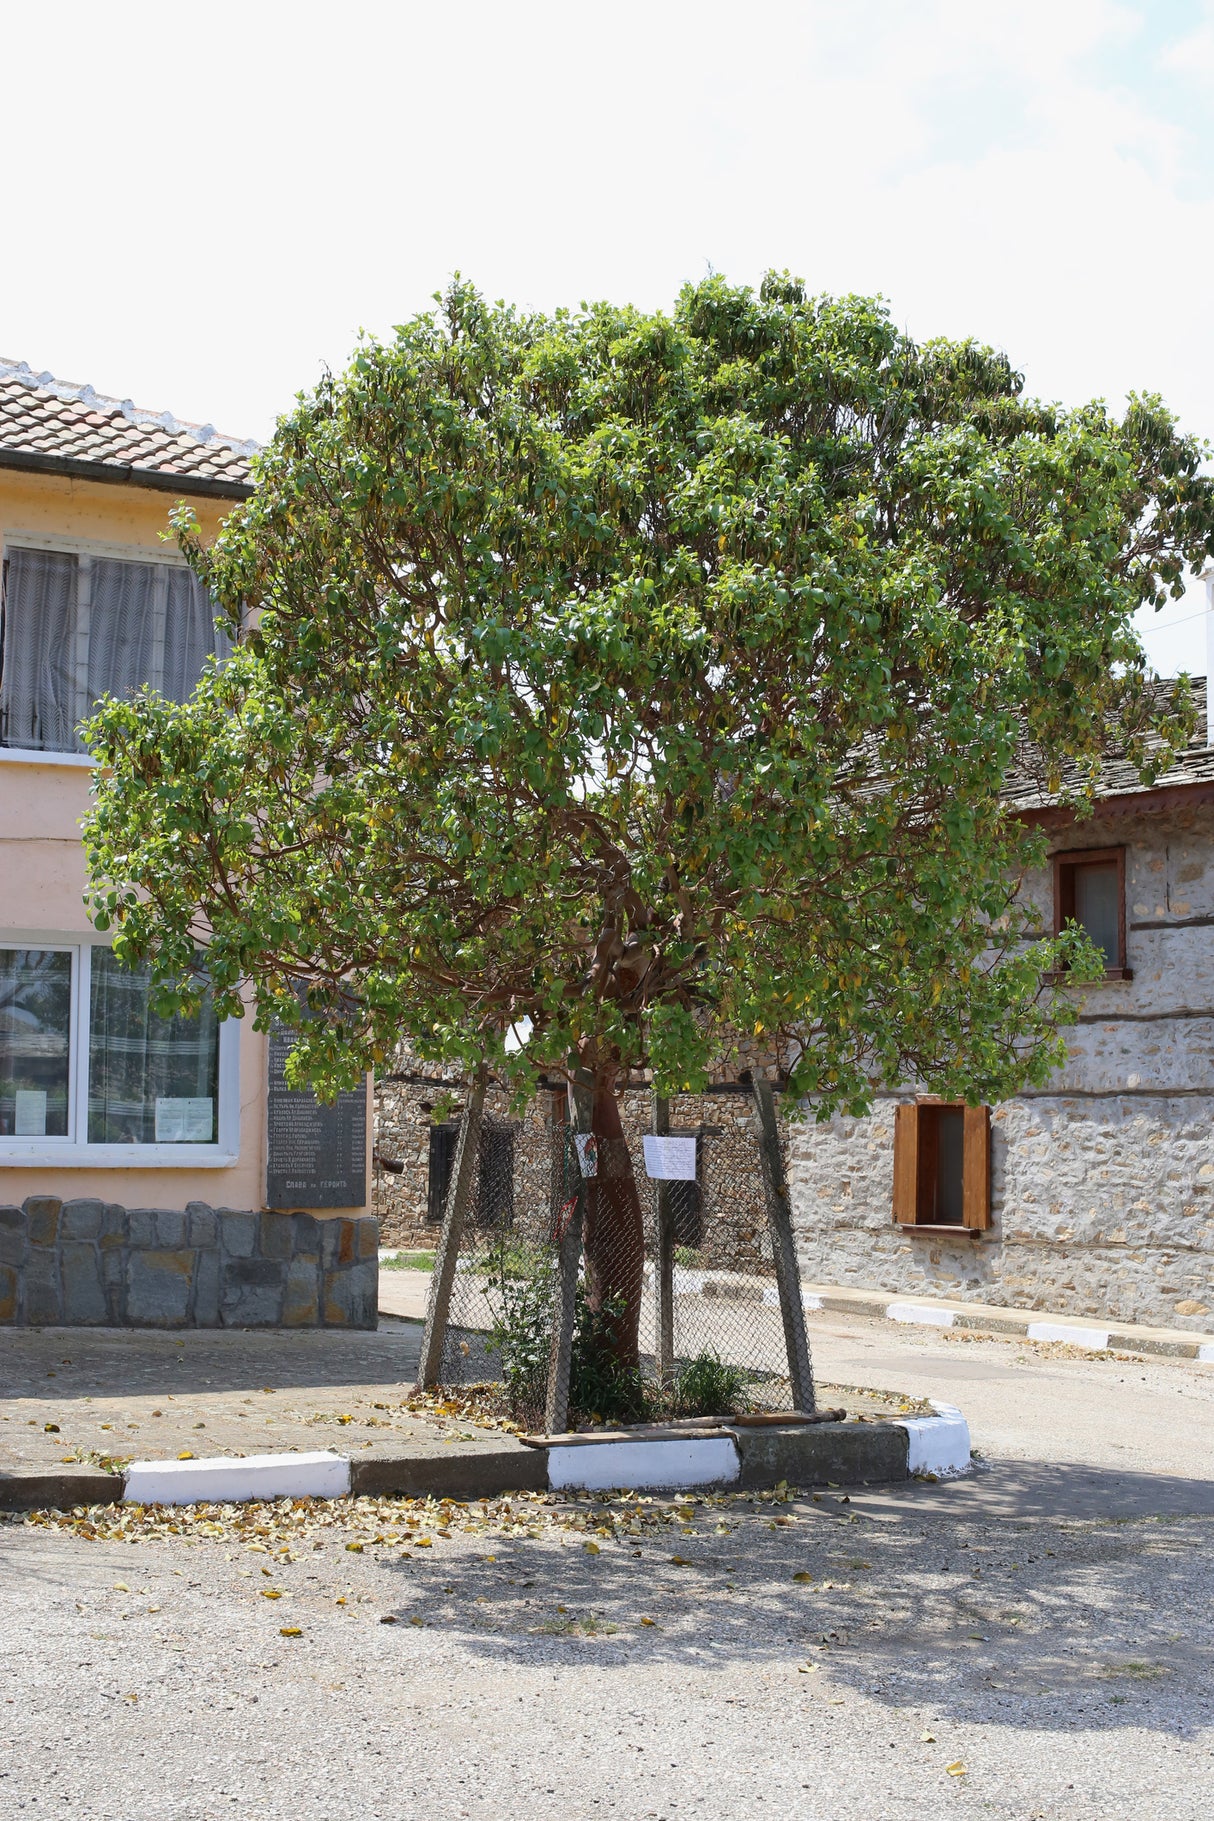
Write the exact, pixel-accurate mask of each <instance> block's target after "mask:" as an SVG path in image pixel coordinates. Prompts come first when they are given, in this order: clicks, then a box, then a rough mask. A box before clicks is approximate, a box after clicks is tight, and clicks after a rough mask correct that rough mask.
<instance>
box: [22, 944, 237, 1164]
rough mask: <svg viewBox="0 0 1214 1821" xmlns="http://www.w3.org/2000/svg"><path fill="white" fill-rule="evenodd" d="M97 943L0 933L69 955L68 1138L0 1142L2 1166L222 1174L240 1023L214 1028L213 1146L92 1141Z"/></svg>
mask: <svg viewBox="0 0 1214 1821" xmlns="http://www.w3.org/2000/svg"><path fill="white" fill-rule="evenodd" d="M110 946H111V945H110V944H109V943H108V942H105V941H103V940H101V939H100V938H91V937H88V936H82V935H80V934H79V933H78V932H74V931H62V930H57V931H56V930H29V929H21V930H0V948H36V949H43V950H49V951H51V952H53V953H56V954H63V953H65V952H66V953H68V954H70V955H71V956H72V1004H71V1017H70V1022H69V1026H68V1059H69V1060H68V1120H67V1137H66V1138H3V1137H0V1166H7V1167H8V1168H10V1169H18V1168H26V1169H98V1168H100V1169H115V1170H119V1169H122V1170H181V1169H194V1170H226V1169H230V1168H231V1166H232V1165H233V1164H234V1163H236V1162H237V1161H238V1158H239V1153H240V1020H239V1019H236V1018H225V1019H224V1020H223V1021H222V1022H221V1023H220V1025H219V1098H218V1105H217V1106H216V1109H215V1112H216V1120H215V1124H216V1132H215V1142H214V1143H213V1144H90V1143H89V1141H88V1136H87V1134H88V1104H89V1045H88V1017H89V991H90V987H91V984H92V959H93V950H94V949H95V948H109V947H110Z"/></svg>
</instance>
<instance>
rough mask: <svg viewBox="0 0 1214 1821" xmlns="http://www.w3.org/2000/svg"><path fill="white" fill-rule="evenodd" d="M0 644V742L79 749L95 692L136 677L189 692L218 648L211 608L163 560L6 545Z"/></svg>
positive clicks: (131, 687)
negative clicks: (134, 559) (79, 732)
mask: <svg viewBox="0 0 1214 1821" xmlns="http://www.w3.org/2000/svg"><path fill="white" fill-rule="evenodd" d="M5 567H6V572H7V573H6V581H5V589H4V607H3V640H2V643H0V745H4V746H24V747H31V748H33V749H35V750H37V751H43V752H83V751H84V744H83V742H82V741H81V740H80V738H79V737H78V735H77V732H76V729H77V726H78V725H79V723H80V721H81V720H83V719H84V717H85V716H86V715H87V714H88V713H89V712H90V711H91V709H92V705H93V703H94V702H96V701H97V699H98V697H100V696H103V695H112V696H119V697H121V696H125V695H130V694H132V693H133V692H134V691H135V690H137V689H139V688H141V687H142V685H143V684H145V683H149V684H151V686H152V688H153V689H157V690H159V691H160V693H161V694H162V695H166V696H169V697H171V698H172V700H173V701H175V702H183V701H185V699H186V698H187V696H189V694H190V693H191V691H192V690H193V688H194V685H195V684H196V683H197V681H198V678H199V676H200V675H201V672H202V666H203V662H204V660H205V658H206V657H207V655H208V654H209V653H210V652H212V651H216V650H217V651H218V652H219V653H220V656H226V654H227V651H228V649H229V643H228V640H227V636H226V634H225V633H224V632H223V631H222V630H221V629H219V628H217V627H216V625H215V608H214V604H213V603H212V601H211V599H210V597H209V596H208V594H207V593H206V590H205V589H204V588H203V587H202V585H201V584H200V583H199V582H198V580H197V579H196V578H195V577H194V576H193V575H192V574H191V573H190V571H189V570H188V569H184V568H178V567H177V566H176V565H174V564H170V563H134V562H127V561H125V560H124V559H121V558H114V557H99V556H86V555H80V556H75V555H70V554H66V553H63V552H59V551H52V550H25V549H22V548H20V547H18V548H15V549H10V550H9V551H8V554H7V559H6V564H5Z"/></svg>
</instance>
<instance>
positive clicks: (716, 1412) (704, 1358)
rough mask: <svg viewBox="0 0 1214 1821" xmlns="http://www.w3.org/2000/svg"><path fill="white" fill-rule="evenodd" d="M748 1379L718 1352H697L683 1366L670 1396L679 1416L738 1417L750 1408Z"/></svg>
mask: <svg viewBox="0 0 1214 1821" xmlns="http://www.w3.org/2000/svg"><path fill="white" fill-rule="evenodd" d="M746 1387H747V1376H746V1373H745V1372H744V1371H743V1369H742V1367H741V1366H731V1365H728V1364H727V1363H726V1361H725V1360H723V1359H722V1358H721V1357H720V1356H719V1354H716V1353H698V1354H697V1355H696V1357H695V1358H694V1359H693V1360H689V1361H688V1362H687V1364H686V1365H685V1366H684V1367H682V1369H681V1370H680V1372H679V1374H678V1376H677V1378H676V1379H675V1382H674V1389H673V1392H672V1396H671V1403H672V1406H673V1411H674V1414H675V1415H676V1416H725V1415H735V1414H737V1413H738V1412H740V1411H743V1410H746V1409H747V1408H748V1407H749V1398H748V1397H747V1391H746Z"/></svg>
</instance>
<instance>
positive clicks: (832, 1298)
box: [379, 1270, 1214, 1364]
mask: <svg viewBox="0 0 1214 1821" xmlns="http://www.w3.org/2000/svg"><path fill="white" fill-rule="evenodd" d="M713 1275H714V1276H723V1275H724V1273H714V1274H713ZM676 1287H677V1286H676ZM429 1288H430V1273H429V1272H428V1271H384V1270H381V1271H380V1274H379V1308H380V1314H381V1315H395V1316H401V1317H404V1318H405V1319H407V1320H412V1321H422V1320H424V1318H425V1314H426V1296H427V1294H428V1292H429ZM801 1288H802V1294H803V1296H804V1300H805V1308H806V1312H807V1313H808V1314H813V1313H814V1312H815V1311H817V1310H825V1311H827V1312H829V1313H830V1314H833V1315H855V1316H864V1317H868V1318H870V1319H871V1318H873V1317H876V1318H877V1319H879V1320H884V1321H896V1322H913V1323H916V1324H921V1325H922V1326H924V1327H928V1328H966V1329H970V1330H972V1331H974V1332H977V1333H982V1334H1010V1335H1016V1336H1020V1337H1022V1338H1023V1339H1025V1340H1028V1341H1040V1342H1050V1341H1053V1342H1062V1343H1063V1344H1065V1345H1069V1346H1072V1347H1084V1348H1086V1349H1088V1350H1089V1351H1090V1352H1093V1353H1150V1354H1157V1355H1159V1356H1161V1357H1163V1358H1165V1359H1192V1360H1198V1361H1201V1362H1205V1363H1209V1364H1214V1333H1210V1334H1193V1333H1190V1332H1187V1331H1185V1330H1183V1329H1178V1328H1148V1327H1143V1326H1141V1325H1139V1324H1138V1323H1136V1322H1112V1321H1104V1322H1102V1321H1097V1320H1095V1319H1091V1318H1089V1317H1087V1316H1083V1315H1058V1314H1050V1313H1047V1312H1044V1311H1042V1310H1040V1309H1009V1308H1004V1307H1002V1306H1000V1305H999V1304H998V1303H971V1302H957V1301H952V1302H950V1301H947V1300H943V1299H941V1298H937V1297H931V1296H894V1295H892V1294H891V1293H890V1292H889V1291H888V1290H849V1289H842V1288H839V1287H837V1286H835V1285H831V1284H803V1285H802V1286H801Z"/></svg>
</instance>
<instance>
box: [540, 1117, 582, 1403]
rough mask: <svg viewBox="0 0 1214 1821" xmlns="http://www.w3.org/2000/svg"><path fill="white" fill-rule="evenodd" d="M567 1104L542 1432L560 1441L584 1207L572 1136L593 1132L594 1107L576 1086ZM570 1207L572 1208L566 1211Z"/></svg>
mask: <svg viewBox="0 0 1214 1821" xmlns="http://www.w3.org/2000/svg"><path fill="white" fill-rule="evenodd" d="M570 1098H571V1099H572V1101H573V1111H574V1118H573V1121H572V1131H571V1126H570V1123H568V1122H567V1123H565V1124H564V1125H563V1126H562V1127H561V1132H562V1138H563V1142H564V1146H565V1153H564V1157H565V1181H564V1191H565V1194H564V1199H563V1201H562V1203H561V1207H560V1210H559V1215H558V1218H559V1219H560V1221H561V1222H562V1227H561V1230H560V1234H559V1246H558V1251H557V1266H556V1298H555V1304H556V1306H555V1308H554V1310H553V1315H554V1317H555V1319H554V1321H553V1325H552V1350H551V1352H550V1353H549V1356H548V1385H547V1391H546V1395H545V1398H544V1428H545V1430H546V1431H547V1433H548V1434H549V1435H563V1434H564V1432H565V1430H566V1429H567V1428H568V1427H569V1376H570V1371H571V1368H572V1365H573V1331H574V1328H575V1326H576V1324H577V1280H578V1272H579V1270H580V1269H581V1263H582V1215H583V1213H584V1211H585V1206H586V1181H585V1178H584V1177H583V1176H582V1166H581V1159H580V1158H579V1157H578V1154H577V1146H576V1145H575V1144H574V1143H573V1139H572V1132H589V1131H590V1130H591V1129H592V1118H593V1107H594V1102H593V1098H592V1096H591V1095H590V1094H589V1093H588V1092H587V1091H586V1090H585V1089H584V1088H581V1087H576V1086H575V1087H574V1088H573V1089H572V1090H571V1094H570ZM570 1165H572V1169H570ZM570 1201H572V1203H573V1206H572V1207H569V1202H570ZM567 1208H568V1213H566V1211H565V1210H566V1209H567Z"/></svg>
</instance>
